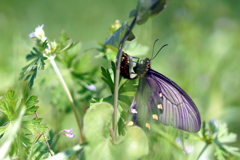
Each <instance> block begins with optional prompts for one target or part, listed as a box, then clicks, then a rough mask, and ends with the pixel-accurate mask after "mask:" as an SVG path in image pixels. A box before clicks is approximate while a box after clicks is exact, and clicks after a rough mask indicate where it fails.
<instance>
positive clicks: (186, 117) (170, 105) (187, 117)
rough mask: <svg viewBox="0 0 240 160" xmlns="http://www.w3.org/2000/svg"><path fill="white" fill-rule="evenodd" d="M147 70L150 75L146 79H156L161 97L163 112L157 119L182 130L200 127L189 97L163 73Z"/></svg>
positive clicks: (197, 114) (193, 130) (193, 105)
mask: <svg viewBox="0 0 240 160" xmlns="http://www.w3.org/2000/svg"><path fill="white" fill-rule="evenodd" d="M149 72H150V76H148V78H147V79H154V80H155V81H157V84H158V85H159V86H158V89H159V92H160V93H162V94H161V95H162V97H163V104H162V106H163V113H162V114H160V115H159V121H160V122H161V123H163V124H165V125H172V126H173V127H176V128H178V129H181V130H184V131H188V132H198V131H199V130H200V127H201V119H200V114H199V111H198V109H197V107H196V105H195V104H194V102H193V101H192V100H191V98H190V97H189V96H188V95H187V94H186V92H184V91H183V90H182V89H181V88H180V87H179V86H178V85H177V84H176V83H174V82H173V81H172V80H170V79H168V78H167V77H165V76H164V75H162V74H160V73H158V72H156V71H154V70H150V71H149ZM157 92H158V91H157Z"/></svg>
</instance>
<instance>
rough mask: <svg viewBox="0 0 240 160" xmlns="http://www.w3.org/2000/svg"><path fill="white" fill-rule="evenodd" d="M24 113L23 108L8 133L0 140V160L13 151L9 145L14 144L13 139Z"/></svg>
mask: <svg viewBox="0 0 240 160" xmlns="http://www.w3.org/2000/svg"><path fill="white" fill-rule="evenodd" d="M24 113H25V108H24V107H23V108H22V109H21V111H20V113H19V115H18V116H17V119H16V120H15V123H14V124H13V125H12V126H11V125H9V126H8V127H10V128H9V129H8V132H7V133H6V134H5V136H4V138H3V137H2V138H1V139H0V144H1V145H0V153H1V154H0V159H4V158H5V157H6V155H7V154H8V153H9V152H10V150H12V151H13V150H14V149H13V148H12V147H11V145H12V143H14V140H15V137H16V135H17V132H18V130H19V129H20V128H21V121H22V118H23V116H24Z"/></svg>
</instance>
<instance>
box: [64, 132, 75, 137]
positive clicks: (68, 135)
mask: <svg viewBox="0 0 240 160" xmlns="http://www.w3.org/2000/svg"><path fill="white" fill-rule="evenodd" d="M64 135H65V136H66V137H68V138H74V137H75V135H74V134H73V133H72V132H71V133H69V134H68V133H64Z"/></svg>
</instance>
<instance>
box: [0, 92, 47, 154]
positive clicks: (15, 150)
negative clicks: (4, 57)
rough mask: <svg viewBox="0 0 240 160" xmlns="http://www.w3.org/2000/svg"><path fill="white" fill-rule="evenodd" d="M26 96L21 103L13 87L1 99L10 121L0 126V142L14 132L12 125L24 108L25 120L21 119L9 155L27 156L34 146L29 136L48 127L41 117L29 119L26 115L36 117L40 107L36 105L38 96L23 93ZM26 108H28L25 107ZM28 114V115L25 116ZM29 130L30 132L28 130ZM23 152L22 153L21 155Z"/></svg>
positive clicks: (0, 104)
mask: <svg viewBox="0 0 240 160" xmlns="http://www.w3.org/2000/svg"><path fill="white" fill-rule="evenodd" d="M23 95H24V97H23V98H22V99H21V103H18V102H20V101H19V99H18V95H17V94H16V93H15V91H14V90H12V89H11V88H10V89H9V90H8V92H7V94H6V95H4V96H3V97H2V99H1V101H0V107H1V111H2V112H3V113H4V114H6V115H7V118H8V123H7V124H6V125H5V126H2V127H0V135H3V136H2V137H1V139H0V143H1V142H3V141H4V140H5V139H7V138H8V135H9V134H10V132H12V127H13V126H15V124H16V123H18V122H17V121H16V117H18V116H19V114H20V113H21V112H22V110H23V108H24V112H25V113H24V115H23V117H24V121H23V120H22V119H21V122H20V123H19V125H20V126H19V128H20V129H19V130H18V132H17V133H16V135H17V137H16V136H14V137H13V138H14V140H12V142H11V147H10V148H11V150H10V151H9V155H10V156H12V155H18V156H20V157H21V156H23V158H24V157H26V154H27V152H28V151H29V149H30V148H31V147H32V143H31V141H30V140H29V138H28V137H27V136H29V135H36V134H42V133H44V132H45V131H46V129H47V128H48V127H47V126H46V124H40V122H41V121H42V119H41V118H38V119H33V120H29V117H27V116H26V115H33V116H34V117H35V116H36V115H35V112H36V110H37V109H38V107H36V106H34V105H35V104H36V103H38V99H37V98H38V97H37V96H30V97H29V98H28V97H27V94H23ZM25 108H26V109H25ZM25 116H26V117H25ZM28 131H29V132H28ZM20 154H21V155H20Z"/></svg>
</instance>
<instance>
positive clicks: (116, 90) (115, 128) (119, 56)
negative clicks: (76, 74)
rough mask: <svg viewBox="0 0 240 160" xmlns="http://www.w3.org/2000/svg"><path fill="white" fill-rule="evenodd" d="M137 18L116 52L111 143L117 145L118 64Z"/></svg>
mask: <svg viewBox="0 0 240 160" xmlns="http://www.w3.org/2000/svg"><path fill="white" fill-rule="evenodd" d="M136 20H137V18H136V17H135V18H134V20H133V21H132V24H131V25H130V26H129V28H128V30H127V32H126V34H125V36H124V38H123V40H122V45H121V47H120V49H119V50H118V54H117V58H116V72H115V82H114V102H113V105H114V107H113V132H114V137H113V143H114V144H116V143H117V106H118V87H119V84H118V83H119V78H120V75H119V74H120V64H121V58H122V50H123V47H124V44H125V42H126V40H127V38H128V35H129V33H130V32H131V30H132V29H133V27H134V25H135V24H136Z"/></svg>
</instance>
